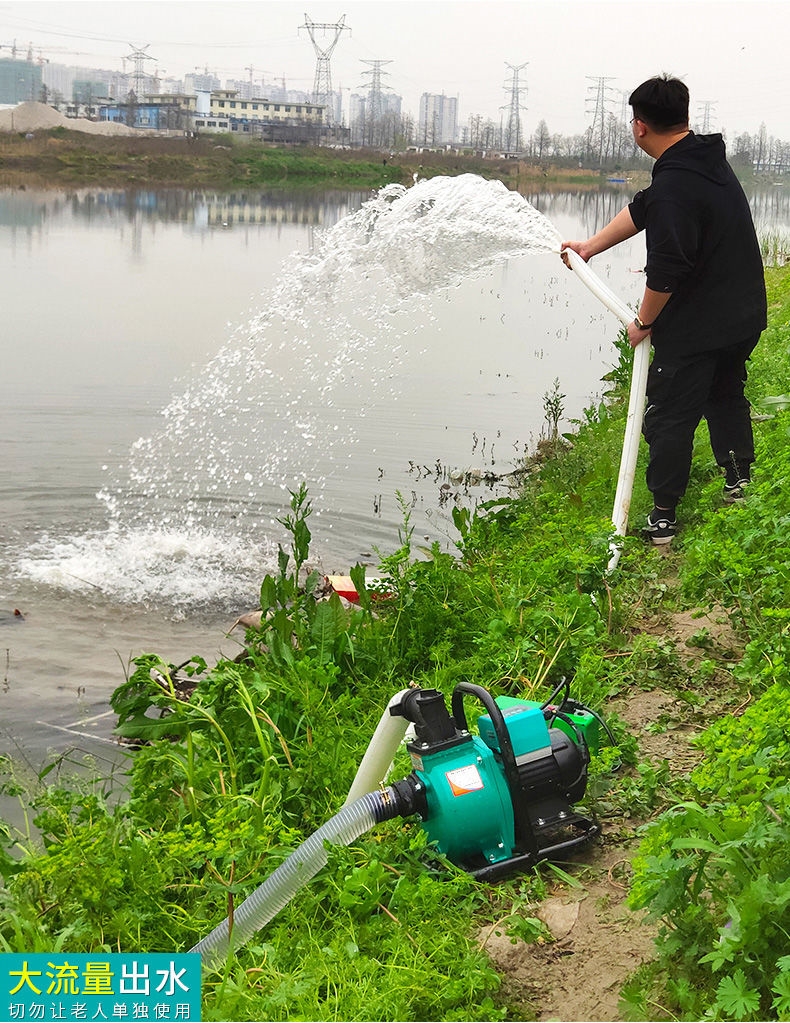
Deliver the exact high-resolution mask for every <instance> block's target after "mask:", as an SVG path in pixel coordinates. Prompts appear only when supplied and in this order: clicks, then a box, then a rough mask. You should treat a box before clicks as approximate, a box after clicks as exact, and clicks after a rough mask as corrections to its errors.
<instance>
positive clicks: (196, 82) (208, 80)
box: [184, 71, 222, 93]
mask: <svg viewBox="0 0 790 1023" xmlns="http://www.w3.org/2000/svg"><path fill="white" fill-rule="evenodd" d="M221 85H222V83H221V82H220V80H219V78H217V76H216V75H210V74H209V73H208V71H206V72H204V73H203V74H202V75H184V92H186V93H190V92H214V91H215V90H216V89H219V88H220V86H221Z"/></svg>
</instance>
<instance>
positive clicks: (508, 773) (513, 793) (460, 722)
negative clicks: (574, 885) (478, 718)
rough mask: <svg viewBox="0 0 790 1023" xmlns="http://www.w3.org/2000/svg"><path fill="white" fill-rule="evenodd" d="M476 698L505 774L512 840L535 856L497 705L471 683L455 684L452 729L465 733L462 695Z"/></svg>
mask: <svg viewBox="0 0 790 1023" xmlns="http://www.w3.org/2000/svg"><path fill="white" fill-rule="evenodd" d="M466 693H468V694H469V695H470V696H476V697H477V698H478V700H480V702H481V703H482V704H483V706H484V707H485V709H486V710H487V711H488V715H489V717H490V718H491V723H492V724H493V726H494V732H495V733H496V737H497V739H498V740H499V752H500V754H501V755H502V769H503V771H504V773H505V780H506V782H507V787H508V792H509V793H510V802H511V803H512V804H513V822H514V826H515V837H516V842H517V844H518V845H520V846H521V848H522V852H525V853H531V854H534V855H535V856H537V855H538V853H539V849H538V840H537V838H536V836H535V832H534V831H533V830H532V824H531V822H530V819H529V815H528V814H527V812H526V808H525V804H524V799H523V790H522V788H521V781H520V779H519V775H518V764H517V763H516V755H515V753H514V752H513V743H512V742H511V740H510V732H509V731H508V729H507V725H506V724H505V718H504V716H503V714H502V711H501V710H500V709H499V705H498V704H497V703H496V701H495V700H494V698H493V696H492V695H491V693H489V691H488V690H487V689H484V688H483V687H482V686H478V685H475V683H474V682H459V683H458V685H457V686H456V687H455V689H454V690H453V696H452V702H451V707H452V711H453V718H454V719H455V724H456V727H457V728H459V729H462V730H463V731H468V727H467V722H466V714H465V712H464V695H465V694H466Z"/></svg>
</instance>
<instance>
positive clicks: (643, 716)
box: [481, 612, 734, 1023]
mask: <svg viewBox="0 0 790 1023" xmlns="http://www.w3.org/2000/svg"><path fill="white" fill-rule="evenodd" d="M653 624H654V626H655V628H654V627H653V625H649V626H648V629H647V630H646V631H650V632H654V631H655V632H659V633H660V634H661V635H662V636H663V637H665V638H668V639H671V640H673V641H674V642H675V644H676V646H677V649H678V653H679V655H680V657H681V659H682V660H683V661H684V662H686V663H689V664H692V663H693V662H694V661H695V660H697V659H698V658H699V657H700V656H706V657H710V656H713V657H714V658H715V657H716V656H717V655H720V656H721V657H722V659H725V658H727V657H728V655H730V656H731V652H732V647H733V646H734V642H733V637H732V634H731V631H730V629H729V626H728V624H727V622H726V619H725V618H724V616H723V615H718V614H716V613H715V612H711V613H709V614H708V615H704V616H692V615H689V614H678V615H673V616H671V617H668V618H667V620H665V621H663V622H660V623H653ZM700 634H701V635H703V636H704V637H705V647H704V649H700V648H699V647H694V646H689V645H687V641H688V640H689V639H690V638H691V637H692V636H699V635H700ZM611 710H614V711H617V713H618V714H619V715H620V717H621V718H622V719H623V720H624V721H626V722H627V723H628V727H629V729H630V731H631V732H632V734H634V735H635V737H636V739H637V742H638V744H639V751H640V760H641V761H645V760H646V761H648V762H650V763H652V764H653V765H654V766H656V767H660V766H663V764H665V763H666V764H667V765H668V767H669V772H670V775H673V776H680V775H684V774H687V773H688V772H689V771H690V770H691V769H692V768H693V766H694V765H695V764H696V763H697V762H698V761H699V759H700V754H699V752H698V751H697V749H696V748H695V747H694V745H693V742H692V740H693V738H694V736H695V735H697V734H698V733H699V732H700V731H701V730H702V729H703V728H704V725H705V721H704V720H702V719H701V716H699V715H695V714H694V713H693V712H689V707H688V704H687V703H685V702H684V701H682V700H679V699H678V698H677V697H676V696H674V695H672V694H671V693H669V692H666V691H663V690H660V689H653V690H648V691H644V692H636V693H631V694H629V695H628V696H627V697H626V698H623V699H619V700H615V701H613V703H612V705H611ZM658 722H663V723H664V724H665V726H666V727H665V730H661V729H656V728H655V727H654V726H655V724H656V723H658ZM640 823H642V821H640V820H635V819H631V818H619V819H618V820H614V821H609V822H605V823H604V829H603V835H602V837H601V839H600V841H599V843H598V844H597V845H596V846H595V847H593V848H591V849H588V850H587V851H586V852H584V853H583V854H581V855H580V856H579V857H577V858H576V863H575V865H574V866H573V867H567V865H565V866H566V868H567V870H568V872H569V873H571V874H572V876H573V877H574V879H575V881H576V882H577V883H578V887H572V886H570V885H568V884H567V883H563V882H561V881H559V880H558V881H557V883H556V884H554V886H553V887H552V889H551V891H550V894H549V897H548V898H547V899H546V900H545V901H544V902H543V903H542V904H541V905H540V907H537V908H536V910H535V913H536V915H537V916H539V917H540V918H541V919H542V920H543V921H544V923H545V924H546V926H547V928H548V930H549V931H550V932H551V935H552V940H550V941H544V942H542V943H541V942H538V943H534V944H526V943H525V942H523V941H516V942H515V943H514V942H513V941H512V940H511V938H509V937H508V936H507V934H505V933H504V931H503V930H501V929H493V930H491V931H488V932H484V933H483V934H482V935H481V942H482V944H483V945H484V947H485V948H486V950H487V951H488V953H489V955H490V956H491V958H492V960H493V962H494V964H495V966H496V968H497V969H498V970H499V972H500V973H501V974H502V975H503V977H504V994H505V995H506V997H507V998H508V999H509V1000H510V1002H511V1004H514V1005H518V1006H522V1007H523V1011H524V1016H523V1018H524V1019H533V1018H534V1019H537V1020H560V1021H577V1020H587V1021H600V1023H604V1021H619V1020H622V1019H623V1018H624V1017H623V1015H622V1014H621V1009H620V1005H619V1003H620V992H621V989H622V987H623V984H624V983H625V982H626V981H627V980H628V979H629V977H631V976H632V975H633V974H634V972H635V971H636V970H637V968H638V967H639V966H641V965H642V964H644V963H646V962H648V961H649V960H651V959H652V958H653V957H654V949H655V946H654V937H655V934H656V928H655V926H654V925H651V924H648V923H646V922H645V921H644V919H643V914H635V913H633V912H632V911H631V910H630V909H629V908H628V906H627V902H626V900H627V897H628V891H629V887H630V879H631V873H632V871H631V861H632V859H633V857H634V855H635V853H636V851H637V849H638V847H639V841H638V838H637V837H636V831H637V828H638V826H639V824H640Z"/></svg>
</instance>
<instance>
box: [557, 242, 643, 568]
mask: <svg viewBox="0 0 790 1023" xmlns="http://www.w3.org/2000/svg"><path fill="white" fill-rule="evenodd" d="M563 255H564V256H566V257H567V259H568V263H569V265H570V268H571V269H572V270H573V271H574V272H575V273H576V274H577V275H578V277H579V278H580V279H581V281H582V282H583V283H584V284H585V285H586V286H587V287H588V288H589V289H590V291H591V292H592V293H593V294H594V295H595V297H596V298H598V299H600V301H601V302H603V304H604V305H605V306H606V308H607V309H608V310H609V311H610V312H612V313H614V315H615V316H616V317H617V318H618V319H619V320H620V321H621V322H622V323H623V325H628V324H629V323H630V322H631V321H632V320H633V318H634V313H633V310H631V309H629V308H628V306H626V305H625V304H624V303H623V302H621V301H620V299H619V298H618V297H617V295H615V294H614V292H613V291H610V290H609V288H608V287H607V286H606V285H605V284H604V283H603V281H602V280H600V278H599V277H597V276H596V275H595V274H594V273H593V272H592V270H591V269H590V268H589V266H588V265H587V264H586V263H585V261H584V260H583V259H582V258H581V256H580V255H579V254H578V253H577V252H574V251H573V249H564V250H563ZM649 366H650V339H649V337H646V338H645V339H644V341H640V342H639V344H638V345H637V346H636V348H635V349H634V361H633V365H632V367H631V390H630V393H629V396H628V416H627V418H626V423H625V435H624V437H623V453H622V455H621V456H620V472H619V474H618V477H617V489H616V491H615V496H614V506H613V508H612V523H613V525H614V531H615V537H618V536H625V533H626V530H627V528H628V511H629V508H630V506H631V494H632V493H633V489H634V475H635V473H636V459H637V455H638V454H639V438H640V436H641V432H642V416H643V415H644V411H645V392H646V388H647V370H648V367H649ZM620 546H621V545H620V544H619V543H618V542H617V540H616V539H615V540H613V541H612V544H611V546H610V548H609V549H610V551H611V557H610V559H609V565H608V567H607V571H608V572H613V571H614V570H615V568H617V563H618V562H619V560H620Z"/></svg>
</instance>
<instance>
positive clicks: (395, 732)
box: [343, 689, 411, 806]
mask: <svg viewBox="0 0 790 1023" xmlns="http://www.w3.org/2000/svg"><path fill="white" fill-rule="evenodd" d="M410 692H411V690H410V689H401V691H400V692H399V693H396V694H395V695H394V696H393V697H392V699H391V700H390V702H389V703H388V704H387V706H386V707H385V709H384V713H383V714H382V715H381V719H380V720H379V723H378V725H377V726H376V731H375V732H374V733H373V735H372V736H371V739H370V742H369V743H368V748H367V749H366V750H365V755H364V757H363V758H362V760H361V761H360V764H359V768H358V769H357V773H356V776H355V778H354V781H353V782H352V783H351V788H350V789H349V790H348V795H347V796H346V801H345V803H344V804H343V805H344V806H348V804H349V803H353V802H354V801H355V800H356V799H359V798H360V796H363V795H364V794H365V793H366V792H374V791H375V790H376V789H377V788H378V787H379V786H380V785H381V784H382V783H383V782H384V781H386V779H387V775H388V774H389V772H390V768H391V767H392V761H393V760H394V759H395V754H396V753H397V752H398V749H399V747H400V744H401V743H402V742H403V739H404V737H405V735H406V729H407V728H408V726H409V722H408V721H407V720H406V718H404V717H402V716H400V715H398V714H394V713H393V710H394V709H397V708H399V707H400V706H401V703H402V701H403V699H404V697H406V696H407V695H408V694H409V693H410Z"/></svg>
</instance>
